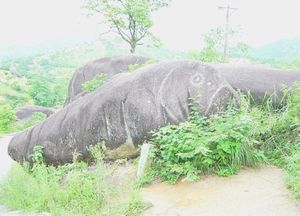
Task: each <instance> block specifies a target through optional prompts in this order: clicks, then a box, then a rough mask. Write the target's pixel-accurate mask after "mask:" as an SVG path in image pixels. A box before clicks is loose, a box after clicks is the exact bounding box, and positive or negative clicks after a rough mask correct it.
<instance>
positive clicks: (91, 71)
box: [66, 55, 149, 104]
mask: <svg viewBox="0 0 300 216" xmlns="http://www.w3.org/2000/svg"><path fill="white" fill-rule="evenodd" d="M148 60H149V59H147V58H145V57H141V56H134V55H128V56H115V57H106V58H101V59H98V60H95V61H92V62H89V63H87V64H86V65H84V66H83V67H81V68H79V69H78V70H76V71H75V73H74V75H73V77H72V79H71V81H70V83H69V89H68V97H67V99H66V104H68V103H70V102H72V101H74V100H76V99H77V98H79V97H81V96H84V95H85V94H86V92H84V91H83V89H82V84H84V83H85V82H87V81H90V80H92V79H93V78H94V77H95V76H96V75H97V74H100V73H105V74H107V75H108V78H111V77H112V76H114V75H116V74H118V73H122V72H126V71H128V66H129V65H136V64H144V63H146V62H147V61H148Z"/></svg>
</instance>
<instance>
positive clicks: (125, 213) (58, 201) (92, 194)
mask: <svg viewBox="0 0 300 216" xmlns="http://www.w3.org/2000/svg"><path fill="white" fill-rule="evenodd" d="M91 151H92V152H93V154H92V155H96V156H97V157H98V158H97V159H95V161H97V162H96V164H95V166H94V168H93V171H91V170H90V168H89V167H88V164H87V163H85V162H79V161H76V160H75V161H74V162H73V164H69V165H64V166H58V167H54V166H47V165H46V164H45V163H44V159H43V149H42V148H41V147H36V148H35V153H34V155H33V156H32V161H33V166H31V167H29V166H28V165H24V166H21V165H14V166H13V168H12V170H11V171H10V173H9V174H8V176H7V177H6V178H5V179H4V181H3V182H2V183H1V186H0V203H1V204H2V205H5V206H7V207H8V208H9V209H11V210H21V211H26V212H49V213H51V215H53V216H56V215H57V216H68V215H70V216H71V215H76V216H87V215H88V216H92V215H103V216H135V215H140V214H141V212H143V210H144V209H145V207H146V205H145V204H144V203H143V202H142V201H141V199H140V197H139V193H138V191H137V190H136V188H135V187H134V185H132V184H129V183H128V184H127V183H126V184H125V185H122V186H118V185H112V184H109V183H108V181H107V180H106V179H107V178H108V177H109V175H110V171H111V167H108V166H107V165H106V164H104V162H103V161H102V158H101V157H99V155H101V154H99V153H97V152H99V148H93V149H92V150H91ZM95 152H96V153H95Z"/></svg>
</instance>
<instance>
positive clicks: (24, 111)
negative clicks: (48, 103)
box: [16, 106, 54, 120]
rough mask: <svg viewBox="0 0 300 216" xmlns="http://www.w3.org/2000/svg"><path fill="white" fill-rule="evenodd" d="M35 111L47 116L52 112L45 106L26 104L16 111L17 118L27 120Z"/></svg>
mask: <svg viewBox="0 0 300 216" xmlns="http://www.w3.org/2000/svg"><path fill="white" fill-rule="evenodd" d="M36 113H43V114H45V115H46V116H47V117H49V116H50V115H52V114H53V113H54V111H53V110H51V109H48V108H45V107H40V106H27V107H22V108H20V109H18V110H17V111H16V116H17V118H18V119H19V120H27V119H29V118H31V117H32V116H33V115H34V114H36Z"/></svg>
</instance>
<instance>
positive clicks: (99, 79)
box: [82, 73, 108, 92]
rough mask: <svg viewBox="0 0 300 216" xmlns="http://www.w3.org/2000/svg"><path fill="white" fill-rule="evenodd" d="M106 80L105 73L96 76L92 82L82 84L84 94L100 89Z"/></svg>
mask: <svg viewBox="0 0 300 216" xmlns="http://www.w3.org/2000/svg"><path fill="white" fill-rule="evenodd" d="M107 78H108V77H107V74H105V73H100V74H97V75H96V76H95V77H94V78H93V79H92V80H90V81H87V82H85V83H83V84H82V89H83V90H84V91H85V92H93V91H95V90H96V89H98V88H99V87H101V86H102V85H103V84H104V83H105V82H106V80H107Z"/></svg>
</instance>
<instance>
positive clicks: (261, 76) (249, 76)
mask: <svg viewBox="0 0 300 216" xmlns="http://www.w3.org/2000/svg"><path fill="white" fill-rule="evenodd" d="M213 66H214V67H215V68H216V69H217V70H218V72H219V73H220V74H221V75H222V76H223V77H224V78H225V79H226V80H227V81H228V83H229V84H230V85H231V86H232V87H233V88H234V89H240V90H241V91H242V92H244V93H247V92H248V91H250V92H251V94H252V96H253V98H254V99H255V100H257V101H261V100H263V99H264V98H265V97H269V96H271V95H274V93H275V95H277V99H278V100H280V99H281V97H282V89H283V88H284V87H290V86H292V85H293V83H295V82H297V81H298V82H300V71H298V72H297V71H284V70H275V69H271V68H267V67H259V66H247V65H230V64H220V65H213Z"/></svg>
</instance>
